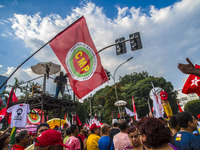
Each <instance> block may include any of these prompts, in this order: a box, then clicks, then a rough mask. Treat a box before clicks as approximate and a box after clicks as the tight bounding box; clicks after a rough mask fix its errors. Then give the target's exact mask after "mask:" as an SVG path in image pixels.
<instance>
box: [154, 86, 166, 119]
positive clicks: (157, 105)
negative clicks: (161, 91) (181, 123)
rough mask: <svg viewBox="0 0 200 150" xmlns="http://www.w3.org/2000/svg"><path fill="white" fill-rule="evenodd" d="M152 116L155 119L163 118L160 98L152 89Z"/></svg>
mask: <svg viewBox="0 0 200 150" xmlns="http://www.w3.org/2000/svg"><path fill="white" fill-rule="evenodd" d="M152 93H153V115H154V117H155V118H159V117H163V114H164V110H163V106H162V102H161V99H160V97H159V96H158V95H157V94H156V92H155V89H154V88H153V91H152Z"/></svg>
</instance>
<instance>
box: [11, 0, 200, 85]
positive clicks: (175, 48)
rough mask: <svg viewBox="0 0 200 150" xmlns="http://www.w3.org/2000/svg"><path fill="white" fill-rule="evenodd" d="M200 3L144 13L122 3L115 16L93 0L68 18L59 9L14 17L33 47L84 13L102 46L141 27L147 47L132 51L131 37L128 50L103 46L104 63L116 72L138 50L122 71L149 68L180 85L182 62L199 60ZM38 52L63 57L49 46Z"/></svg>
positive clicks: (187, 0)
mask: <svg viewBox="0 0 200 150" xmlns="http://www.w3.org/2000/svg"><path fill="white" fill-rule="evenodd" d="M199 9H200V0H182V1H180V2H177V3H175V4H174V5H172V6H169V7H166V8H162V9H156V8H155V7H154V6H151V7H150V11H149V13H148V14H144V13H143V12H142V10H141V9H140V8H135V7H130V8H128V7H125V8H120V7H119V6H118V7H117V10H118V16H117V17H116V18H114V19H111V18H108V17H107V16H106V15H105V14H104V8H102V7H98V6H96V5H95V4H94V3H91V2H90V3H87V4H85V5H83V6H82V7H76V8H75V9H73V10H72V13H71V14H70V15H68V16H66V18H62V17H60V16H59V15H57V14H50V15H49V16H46V17H44V18H42V17H41V16H40V14H39V13H37V14H35V15H34V16H30V15H21V14H15V15H14V18H12V19H10V20H11V21H12V28H13V29H14V31H15V34H16V36H17V37H18V38H21V39H22V40H24V42H25V44H26V46H27V47H30V48H31V49H32V50H33V51H35V50H36V49H38V48H40V47H41V46H42V45H43V44H44V43H46V42H47V41H49V40H50V39H51V38H52V37H54V36H55V35H56V34H57V33H58V32H60V31H61V30H62V29H64V28H65V27H66V26H68V25H70V24H71V23H72V22H73V21H75V20H76V19H77V18H78V17H79V16H82V15H84V16H85V18H86V21H87V24H88V27H89V30H90V34H91V36H92V38H93V41H94V43H95V45H96V47H97V49H98V50H99V49H101V48H103V47H105V46H108V45H110V44H113V43H114V41H115V39H117V38H120V37H122V36H125V37H126V39H127V38H128V36H129V34H131V33H134V32H138V31H139V32H140V33H141V38H142V43H143V49H142V50H138V51H134V52H132V51H131V50H130V46H129V43H127V51H128V52H127V54H124V55H120V56H116V52H115V48H114V47H112V48H109V49H107V50H104V51H102V52H101V53H100V56H101V60H102V64H103V66H104V67H105V68H107V69H108V70H111V73H113V72H114V70H115V69H116V67H117V66H118V65H119V64H121V63H122V62H124V61H125V60H127V59H128V58H129V57H131V56H133V57H134V59H133V60H131V61H130V62H128V63H126V65H124V66H122V67H121V68H120V70H119V71H118V72H117V76H119V75H120V76H123V75H124V74H128V73H131V72H135V71H148V72H149V73H150V74H151V75H154V76H163V77H165V78H166V79H167V80H168V81H171V82H172V83H173V84H174V85H175V86H176V88H180V87H177V86H179V85H180V82H181V83H182V77H183V76H184V75H183V74H182V73H181V72H180V71H179V70H178V69H177V64H178V62H180V61H181V62H183V63H184V62H185V60H184V59H185V58H186V57H189V58H191V60H192V61H194V62H196V63H200V60H199V56H200V55H199V49H200V44H199V41H200V36H199V35H200V26H199V24H200V20H199V18H200V13H199ZM34 58H35V59H37V60H39V61H54V62H56V63H59V62H58V59H57V58H56V56H55V55H54V53H53V52H52V50H50V48H49V46H47V47H45V48H44V50H42V51H41V52H39V53H38V54H37V55H36V56H35V57H34Z"/></svg>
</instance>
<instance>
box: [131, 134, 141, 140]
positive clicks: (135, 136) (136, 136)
mask: <svg viewBox="0 0 200 150" xmlns="http://www.w3.org/2000/svg"><path fill="white" fill-rule="evenodd" d="M140 135H142V134H139V133H138V134H136V135H134V136H130V139H133V138H138V137H139V136H140Z"/></svg>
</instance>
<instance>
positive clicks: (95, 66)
mask: <svg viewBox="0 0 200 150" xmlns="http://www.w3.org/2000/svg"><path fill="white" fill-rule="evenodd" d="M49 45H50V46H51V48H52V50H53V51H54V53H55V54H56V56H57V57H58V59H59V60H60V62H61V64H62V65H63V67H64V68H65V70H66V71H67V74H68V78H69V83H70V85H71V87H72V90H73V91H74V93H75V94H76V96H77V97H78V98H79V99H81V98H84V97H86V96H87V95H88V94H90V93H91V92H92V91H93V90H94V89H97V88H98V87H99V86H100V85H102V84H103V83H105V82H106V81H108V77H107V75H106V72H105V70H104V69H103V67H102V65H101V60H100V56H99V55H98V52H97V50H96V48H95V45H94V43H93V41H92V39H91V36H90V33H89V30H88V27H87V24H86V21H85V18H84V17H81V18H80V19H78V20H77V21H76V22H75V23H73V24H72V25H71V26H69V27H67V28H66V29H65V30H64V31H62V32H60V33H59V34H58V35H57V36H56V37H55V38H54V39H53V40H52V41H51V42H50V43H49Z"/></svg>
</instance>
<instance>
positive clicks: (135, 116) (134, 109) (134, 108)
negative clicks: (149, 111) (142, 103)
mask: <svg viewBox="0 0 200 150" xmlns="http://www.w3.org/2000/svg"><path fill="white" fill-rule="evenodd" d="M132 103H133V111H134V113H135V114H136V115H134V119H135V120H137V119H138V117H137V112H136V107H135V102H134V98H133V96H132Z"/></svg>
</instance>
